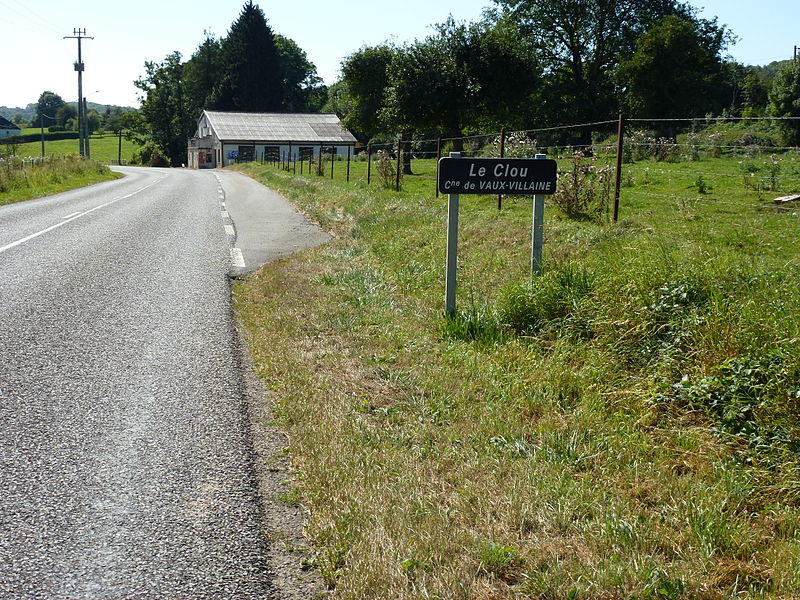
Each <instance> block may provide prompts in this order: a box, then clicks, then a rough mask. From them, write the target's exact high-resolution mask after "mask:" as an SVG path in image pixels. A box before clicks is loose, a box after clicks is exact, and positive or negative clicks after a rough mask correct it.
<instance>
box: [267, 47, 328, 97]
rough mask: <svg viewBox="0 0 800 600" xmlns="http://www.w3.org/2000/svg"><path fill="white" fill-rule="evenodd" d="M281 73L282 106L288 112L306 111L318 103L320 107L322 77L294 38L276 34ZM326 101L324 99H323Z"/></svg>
mask: <svg viewBox="0 0 800 600" xmlns="http://www.w3.org/2000/svg"><path fill="white" fill-rule="evenodd" d="M275 48H276V49H277V51H278V57H279V59H280V60H279V63H280V73H281V84H282V85H281V88H282V89H281V95H282V105H283V106H282V108H283V110H285V111H287V112H304V111H306V110H309V109H311V108H312V106H313V105H317V108H319V106H320V105H321V104H320V98H318V97H317V94H318V92H319V91H320V89H319V88H320V84H321V83H322V79H321V78H320V77H319V75H317V67H315V66H314V63H312V62H311V61H310V60H308V55H307V54H306V53H305V51H304V50H303V49H302V48H300V46H298V45H297V44H296V43H295V42H294V41H293V40H290V39H289V38H287V37H284V36H282V35H279V34H278V35H275ZM322 103H324V100H322Z"/></svg>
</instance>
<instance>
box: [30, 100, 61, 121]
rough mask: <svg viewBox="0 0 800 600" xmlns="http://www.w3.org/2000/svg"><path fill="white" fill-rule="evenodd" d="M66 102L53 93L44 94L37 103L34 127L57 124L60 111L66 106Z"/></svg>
mask: <svg viewBox="0 0 800 600" xmlns="http://www.w3.org/2000/svg"><path fill="white" fill-rule="evenodd" d="M64 104H65V103H64V100H63V98H61V96H59V95H58V94H55V93H53V92H42V93H41V95H40V96H39V101H38V102H37V103H36V116H35V117H34V118H33V122H32V124H31V125H32V126H33V127H42V126H43V127H49V126H50V125H55V124H56V115H57V113H58V109H59V108H61V107H62V106H64Z"/></svg>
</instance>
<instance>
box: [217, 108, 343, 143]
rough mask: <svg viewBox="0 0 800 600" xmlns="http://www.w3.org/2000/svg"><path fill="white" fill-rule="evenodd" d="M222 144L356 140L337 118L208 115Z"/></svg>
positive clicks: (274, 115) (278, 115) (328, 116)
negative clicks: (223, 141) (229, 141)
mask: <svg viewBox="0 0 800 600" xmlns="http://www.w3.org/2000/svg"><path fill="white" fill-rule="evenodd" d="M205 114H206V116H207V117H208V122H209V124H210V125H211V127H212V128H213V129H214V131H215V132H216V134H217V137H219V139H221V140H236V141H253V142H257V141H264V142H311V143H322V144H326V143H334V142H338V143H354V142H355V141H356V139H355V138H354V137H353V134H351V133H350V132H349V131H347V130H346V129H344V128H343V127H342V125H341V123H340V122H339V117H337V116H336V115H334V114H305V113H243V112H218V111H212V110H207V111H205Z"/></svg>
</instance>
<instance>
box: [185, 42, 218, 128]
mask: <svg viewBox="0 0 800 600" xmlns="http://www.w3.org/2000/svg"><path fill="white" fill-rule="evenodd" d="M203 33H204V34H205V39H204V40H203V41H202V42H201V43H200V45H199V46H198V47H197V50H195V52H194V54H192V57H191V58H190V59H189V60H188V61H186V63H185V64H184V68H183V77H184V83H185V86H186V95H187V98H188V100H187V102H188V103H189V107H190V108H189V111H190V113H191V114H192V115H194V116H195V117H197V118H199V116H200V113H201V112H202V111H203V109H205V108H208V107H209V106H210V105H211V104H212V102H213V97H214V92H215V90H216V89H217V86H218V85H219V83H220V80H221V79H222V74H223V73H224V70H225V68H224V65H223V59H222V42H221V41H220V40H217V39H216V38H215V37H214V35H213V34H212V33H210V32H209V31H205V32H203Z"/></svg>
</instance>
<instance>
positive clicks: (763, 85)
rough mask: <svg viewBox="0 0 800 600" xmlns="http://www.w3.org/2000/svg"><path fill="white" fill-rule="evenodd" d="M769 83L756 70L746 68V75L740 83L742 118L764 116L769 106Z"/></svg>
mask: <svg viewBox="0 0 800 600" xmlns="http://www.w3.org/2000/svg"><path fill="white" fill-rule="evenodd" d="M770 87H771V82H770V81H769V80H767V78H766V77H764V75H762V74H761V73H760V72H759V71H758V70H757V69H754V68H753V67H748V68H747V73H746V74H745V76H744V78H743V79H742V81H741V83H740V88H741V94H742V107H743V109H744V111H743V113H742V116H745V117H757V116H761V115H763V114H765V112H766V110H767V105H768V104H769V91H770Z"/></svg>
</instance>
